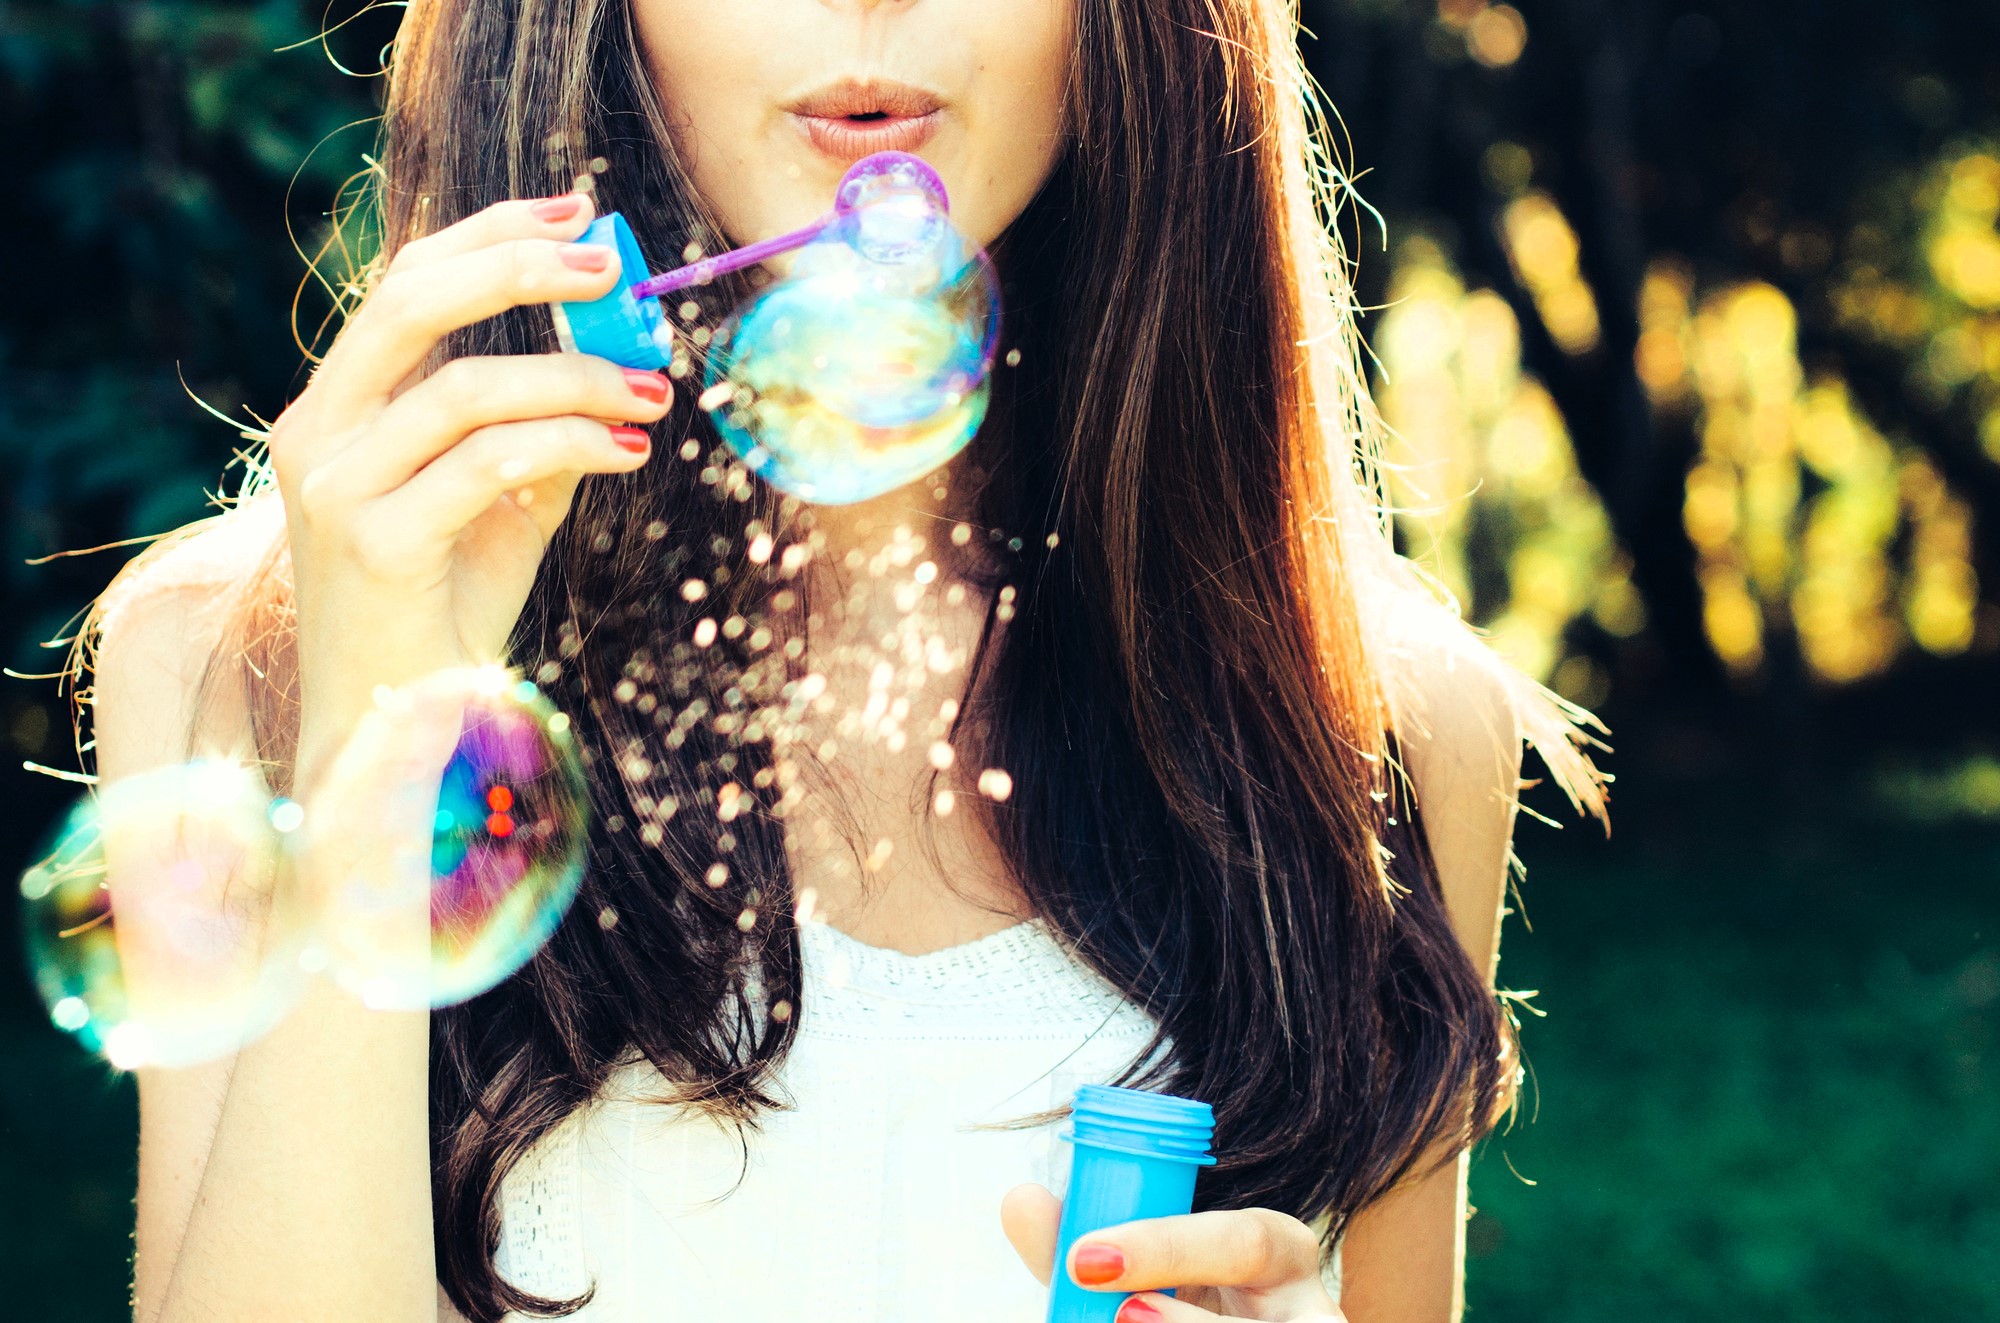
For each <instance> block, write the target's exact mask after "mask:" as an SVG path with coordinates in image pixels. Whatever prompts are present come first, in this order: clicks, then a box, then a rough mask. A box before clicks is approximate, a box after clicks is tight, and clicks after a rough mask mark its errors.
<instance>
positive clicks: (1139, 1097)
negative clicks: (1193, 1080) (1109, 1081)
mask: <svg viewBox="0 0 2000 1323" xmlns="http://www.w3.org/2000/svg"><path fill="white" fill-rule="evenodd" d="M1214 1133H1215V1113H1214V1111H1213V1110H1211V1109H1210V1107H1209V1105H1208V1104H1207V1103H1205V1102H1196V1101H1195V1100H1194V1099H1192V1098H1176V1097H1174V1096H1173V1095H1172V1094H1166V1093H1147V1092H1146V1091H1144V1090H1143V1089H1119V1088H1113V1087H1111V1086H1110V1085H1105V1084H1085V1085H1081V1086H1079V1087H1078V1088H1077V1091H1076V1101H1075V1103H1074V1104H1073V1105H1072V1108H1071V1115H1070V1128H1069V1130H1068V1131H1067V1132H1065V1133H1064V1134H1063V1136H1062V1137H1063V1138H1064V1139H1067V1140H1069V1141H1070V1144H1071V1146H1072V1148H1071V1156H1070V1168H1069V1191H1068V1193H1067V1194H1065V1195H1064V1196H1063V1211H1062V1223H1061V1226H1060V1227H1059V1229H1058V1230H1057V1232H1056V1262H1055V1274H1054V1277H1053V1280H1052V1283H1051V1286H1050V1290H1049V1317H1048V1323H1112V1319H1113V1317H1114V1316H1115V1315H1116V1314H1117V1313H1118V1307H1119V1306H1120V1305H1122V1304H1124V1303H1125V1298H1126V1296H1128V1295H1130V1294H1131V1293H1130V1292H1129V1291H1116V1290H1112V1291H1091V1290H1086V1289H1085V1288H1083V1287H1081V1286H1078V1285H1077V1284H1076V1281H1075V1280H1074V1279H1073V1278H1071V1276H1070V1275H1069V1250H1070V1246H1071V1245H1073V1244H1075V1243H1076V1240H1077V1238H1078V1237H1079V1236H1084V1235H1088V1234H1089V1233H1090V1232H1092V1231H1101V1230H1103V1229H1104V1228H1105V1227H1109V1226H1116V1225H1117V1224H1118V1223H1120V1222H1131V1221H1136V1220H1137V1219H1139V1218H1143V1217H1174V1216H1177V1215H1179V1214H1182V1213H1186V1212H1189V1211H1191V1210H1192V1209H1193V1208H1194V1178H1195V1176H1196V1174H1197V1173H1198V1172H1200V1170H1201V1169H1202V1168H1203V1167H1208V1166H1213V1165H1214V1163H1215V1157H1214V1155H1213V1154H1211V1153H1210V1152H1209V1151H1208V1144H1209V1139H1210V1137H1211V1136H1212V1135H1213V1134H1214ZM1169 1294H1171V1292H1169Z"/></svg>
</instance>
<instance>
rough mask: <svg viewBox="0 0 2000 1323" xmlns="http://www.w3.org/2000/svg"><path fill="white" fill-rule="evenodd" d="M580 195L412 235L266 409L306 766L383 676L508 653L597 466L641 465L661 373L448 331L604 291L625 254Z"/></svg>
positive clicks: (417, 674)
mask: <svg viewBox="0 0 2000 1323" xmlns="http://www.w3.org/2000/svg"><path fill="white" fill-rule="evenodd" d="M592 215H593V209H592V206H591V202H590V199H589V197H588V196H587V195H584V194H577V193H572V194H566V195H563V196H561V197H558V198H548V199H542V200H540V201H508V202H500V203H495V204H494V205H493V206H490V207H488V208H486V209H485V210H484V211H481V212H479V213H477V214H476V215H473V216H469V217H467V218H466V219H464V220H462V221H459V222H458V223H457V224H455V225H452V226H449V227H447V228H445V229H442V230H439V231H437V232H436V233H435V234H431V235H428V236H425V237H423V238H421V239H416V240H413V241H411V242H409V243H406V244H404V245H403V247H402V248H401V249H399V250H398V251H397V253H396V254H395V257H394V259H393V260H392V261H391V262H390V264H389V267H388V269H387V271H386V272H385V273H384V274H383V276H382V277H381V278H380V280H379V281H378V282H377V284H376V285H375V287H374V288H373V289H372V290H371V291H370V292H369V294H368V296H367V298H366V299H365V300H364V301H363V303H362V305H361V307H360V309H359V310H358V311H357V312H356V313H355V314H354V316H353V318H352V319H351V320H350V321H349V322H348V324H347V325H346V327H345V328H344V329H343V330H342V331H341V333H340V336H339V338H338V339H337V340H336V341H335V343H334V345H333V347H332V349H331V350H330V351H329V353H328V354H327V357H326V359H325V361H324V362H322V363H321V365H320V367H319V369H318V371H316V372H315V373H314V374H313V378H312V381H311V384H310V385H309V386H308V387H307V388H306V390H305V392H304V393H303V394H301V395H300V396H299V398H298V399H297V400H295V401H294V402H293V403H292V405H291V407H290V408H288V409H286V410H285V412H284V413H283V414H282V415H281V416H280V417H279V418H278V421H277V423H276V424H275V425H274V426H273V428H272V435H271V463H272V467H273V469H274V471H275V473H276V476H277V480H278V487H279V490H280V493H281V495H282V497H283V500H284V506H285V522H286V525H287V532H288V535H289V538H290V544H291V554H292V572H293V582H294V591H295V602H296V605H297V609H298V635H297V646H298V667H299V684H300V696H301V702H302V705H303V706H302V719H303V725H302V729H301V732H300V747H299V768H300V779H301V783H302V784H303V783H304V782H305V781H307V780H309V779H310V777H311V775H312V774H313V773H314V772H315V771H317V769H318V765H319V761H320V760H322V759H324V758H326V757H328V756H330V755H331V754H332V753H333V752H334V751H335V750H336V749H337V748H338V747H339V745H340V744H341V743H343V742H344V740H345V738H346V736H347V735H348V734H350V733H351V732H352V729H353V726H354V724H355V723H356V722H357V721H358V720H359V719H360V718H361V716H363V715H364V714H365V713H366V712H367V711H368V709H369V706H370V705H371V703H372V701H373V695H374V693H375V691H376V689H377V687H378V686H382V685H390V686H398V685H403V684H407V683H409V682H412V681H416V680H421V679H422V678H424V677H426V676H429V675H433V674H436V673H438V672H440V671H444V670H447V669H449V668H454V667H459V666H464V665H468V664H480V663H485V662H493V661H499V660H501V659H502V656H503V652H504V649H505V646H506V642H507V636H508V634H509V633H510V631H511V630H512V629H513V626H514V622H515V620H516V619H517V617H518V616H519V615H520V612H521V608H522V606H523V604H524V603H525V602H526V600H527V594H528V591H529V588H530V587H531V586H532V584H533V582H534V578H535V573H536V569H537V567H538V566H539V564H540V561H541V557H542V553H543V551H544V549H545V548H546V546H547V545H548V541H549V539H550V538H551V537H552V536H553V535H554V534H555V531H556V528H557V526H558V525H560V524H561V523H562V521H563V519H564V517H565V516H566V515H567V514H568V511H569V507H570V502H571V500H572V498H573V497H574V495H575V492H576V487H577V484H578V483H579V482H580V481H581V479H582V477H583V475H584V474H586V473H622V472H626V471H629V470H632V469H636V468H638V467H639V466H640V465H642V464H644V463H645V462H646V460H647V458H648V457H649V454H650V444H649V441H648V438H647V436H646V434H645V433H644V431H642V430H640V429H637V428H622V427H617V426H613V425H610V424H607V423H605V422H602V421H599V420H601V419H616V420H620V421H623V422H631V423H639V424H647V423H652V422H656V421H657V420H659V419H660V418H661V417H663V416H664V415H665V413H666V412H667V409H668V406H669V403H670V401H671V387H670V385H669V383H668V381H667V379H666V377H665V376H664V375H662V374H660V373H657V372H640V371H635V370H630V369H625V368H621V367H619V366H618V365H616V364H614V363H612V362H610V361H609V360H608V359H604V358H600V357H596V356H594V355H589V354H570V353H560V354H534V355H512V356H503V357H472V358H460V359H456V360H454V361H451V362H449V363H446V364H445V365H443V366H442V367H440V368H438V369H437V370H436V371H434V372H431V373H429V374H428V375H426V374H425V365H426V363H427V361H428V360H429V359H431V357H432V355H433V352H434V350H435V349H436V346H437V342H438V340H439V339H440V338H441V337H442V336H444V335H445V334H446V333H448V332H450V331H453V330H456V329H458V328H460V327H464V326H469V325H472V324H473V323H475V322H479V321H481V320H484V319H486V318H488V317H492V316H495V315H496V314H499V313H501V312H503V311H505V310H506V309H508V308H511V307H515V306H517V305H523V304H533V303H549V302H556V301H576V300H586V299H593V298H597V297H598V296H600V295H602V294H604V293H606V292H607V291H609V290H610V289H611V288H612V285H613V284H614V282H615V281H616V280H617V279H618V272H617V265H618V263H617V255H616V253H615V252H614V251H613V250H612V249H610V248H608V247H603V246H600V245H594V244H593V245H583V244H576V243H573V242H571V241H572V240H574V239H575V238H576V237H577V236H578V235H580V234H582V233H583V231H584V229H585V228H586V227H587V226H588V225H589V224H590V221H591V219H592Z"/></svg>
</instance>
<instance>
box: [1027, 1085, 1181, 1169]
mask: <svg viewBox="0 0 2000 1323" xmlns="http://www.w3.org/2000/svg"><path fill="white" fill-rule="evenodd" d="M1214 1134H1215V1111H1214V1109H1213V1108H1211V1107H1210V1106H1209V1105H1208V1104H1207V1103H1205V1102H1196V1101H1195V1100H1194V1099H1192V1098H1176V1097H1175V1096H1174V1095H1172V1094H1170V1093H1149V1092H1147V1091H1146V1090H1144V1089H1121V1088H1117V1087H1115V1086H1112V1085H1109V1084H1081V1085H1078V1086H1077V1090H1076V1101H1075V1102H1074V1103H1073V1104H1072V1105H1071V1112H1070V1129H1069V1131H1068V1132H1066V1133H1065V1134H1064V1136H1063V1137H1064V1138H1065V1139H1069V1140H1070V1141H1071V1142H1073V1143H1077V1144H1090V1145H1092V1146H1094V1147H1097V1148H1108V1149H1113V1150H1115V1151H1117V1152H1120V1153H1131V1154H1136V1155H1138V1156H1140V1157H1148V1158H1168V1159H1172V1160H1174V1161H1177V1162H1191V1163H1194V1164H1195V1165H1197V1166H1202V1167H1207V1166H1212V1165H1213V1164H1214V1162H1215V1156H1214V1155H1213V1154H1212V1153H1210V1152H1209V1151H1208V1144H1209V1140H1210V1138H1211V1137H1212V1136H1213V1135H1214Z"/></svg>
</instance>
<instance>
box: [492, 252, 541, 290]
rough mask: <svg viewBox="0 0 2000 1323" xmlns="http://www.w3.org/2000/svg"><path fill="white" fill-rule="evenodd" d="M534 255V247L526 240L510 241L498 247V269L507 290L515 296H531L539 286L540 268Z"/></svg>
mask: <svg viewBox="0 0 2000 1323" xmlns="http://www.w3.org/2000/svg"><path fill="white" fill-rule="evenodd" d="M534 253H535V245H534V244H533V243H532V242H530V241H529V240H526V239H510V240H508V241H507V242H506V243H504V244H501V245H500V269H501V272H502V275H503V277H504V279H505V282H506V285H507V288H508V289H510V290H512V291H513V292H514V293H515V294H516V295H527V294H531V293H533V292H534V290H535V287H536V286H537V285H539V284H541V268H540V264H539V263H537V262H536V261H535V257H534Z"/></svg>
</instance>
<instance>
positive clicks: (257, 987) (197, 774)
mask: <svg viewBox="0 0 2000 1323" xmlns="http://www.w3.org/2000/svg"><path fill="white" fill-rule="evenodd" d="M296 808H297V805H295V804H293V803H292V802H291V801H290V800H285V799H279V800H275V801H274V800H273V799H272V798H271V795H270V792H269V790H268V789H267V788H266V787H265V784H264V781H263V778H262V777H261V776H260V775H258V773H257V772H256V771H255V770H254V769H252V768H248V767H245V766H243V765H242V764H240V763H235V762H230V761H226V760H197V761H194V762H190V763H185V764H180V765H176V766H169V767H162V768H159V769H157V770H154V771H150V772H146V773H143V774H140V775H136V776H131V777H125V778H121V779H120V780H117V781H114V782H111V783H109V784H106V785H104V786H101V787H99V788H98V789H97V790H96V791H95V792H94V793H93V794H91V795H90V796H88V797H86V798H84V799H83V800H81V801H79V802H78V803H77V804H76V806H75V807H74V808H73V809H72V810H71V811H70V813H69V815H68V817H67V818H66V819H65V820H64V821H63V822H62V823H61V824H60V826H59V827H58V829H57V830H56V832H55V834H54V835H53V837H52V838H51V839H50V841H49V843H48V845H47V847H46V848H45V849H43V850H42V851H40V852H39V853H38V854H37V855H36V856H35V862H34V863H33V864H32V865H31V866H30V867H29V868H28V870H27V871H26V872H25V873H24V874H23V875H22V877H21V895H22V898H23V901H24V902H25V910H24V915H23V918H24V925H23V926H24V928H25V935H26V939H27V953H28V963H29V967H30V969H31V970H32V971H33V975H34V979H35V984H36V987H37V988H38V989H39V990H40V992H41V994H42V998H43V1000H44V1001H45V1002H46V1003H47V1005H48V1008H49V1018H50V1019H51V1020H52V1021H54V1023H55V1024H56V1026H57V1027H58V1028H60V1029H64V1030H67V1031H68V1032H70V1033H72V1034H74V1035H76V1037H77V1038H78V1039H79V1040H80V1041H81V1042H82V1043H83V1044H84V1045H85V1046H86V1047H88V1048H89V1049H90V1050H92V1051H93V1052H99V1053H102V1054H103V1056H104V1057H105V1058H106V1059H107V1060H108V1061H109V1062H110V1063H111V1064H112V1065H113V1066H115V1067H117V1068H118V1069H120V1070H131V1069H135V1068H138V1067H141V1066H183V1065H191V1064H193V1063H195V1062H199V1061H207V1060H211V1059H213V1058H216V1057H220V1056H225V1055H227V1054H229V1053H230V1052H233V1051H235V1050H236V1049H238V1048H240V1047H242V1046H243V1045H244V1044H245V1043H247V1042H249V1041H251V1040H252V1039H254V1038H256V1037H257V1036H259V1035H260V1034H262V1033H264V1032H265V1031H266V1030H268V1029H269V1028H270V1027H271V1026H272V1025H273V1024H275V1023H277V1021H278V1020H279V1019H280V1018H282V1017H283V1016H284V1014H285V1013H286V1011H288V1010H289V1009H290V1008H291V1006H292V1005H293V1004H294V1003H295V1002H296V1001H297V999H298V995H299V992H300V989H301V988H302V987H303V986H304V981H305V975H304V972H303V970H302V969H301V964H300V956H301V952H302V950H303V946H304V943H303V939H302V936H301V934H302V929H303V924H302V923H301V917H302V913H303V911H302V909H301V907H300V906H298V905H297V904H296V903H295V902H293V901H292V900H291V899H290V898H289V897H286V898H284V899H281V900H274V897H276V896H277V888H276V882H277V878H278V864H279V860H280V855H281V846H282V842H283V840H284V837H285V833H286V831H288V830H291V829H293V828H295V827H296V826H297V824H298V817H297V815H296V813H295V812H294V810H295V809H296Z"/></svg>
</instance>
